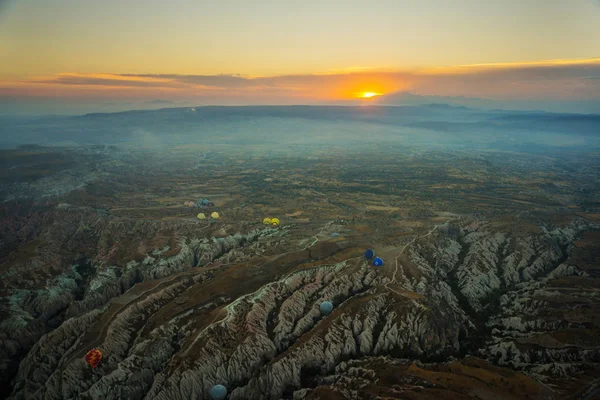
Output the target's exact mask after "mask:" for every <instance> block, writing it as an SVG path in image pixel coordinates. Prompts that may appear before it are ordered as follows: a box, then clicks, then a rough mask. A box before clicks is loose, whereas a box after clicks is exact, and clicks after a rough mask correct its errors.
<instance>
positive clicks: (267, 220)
mask: <svg viewBox="0 0 600 400" xmlns="http://www.w3.org/2000/svg"><path fill="white" fill-rule="evenodd" d="M263 224H265V225H271V218H268V217H267V218H265V219H263Z"/></svg>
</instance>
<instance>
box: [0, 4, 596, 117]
mask: <svg viewBox="0 0 600 400" xmlns="http://www.w3.org/2000/svg"><path fill="white" fill-rule="evenodd" d="M401 91H406V92H411V93H415V94H420V95H430V96H431V95H435V96H465V97H472V98H482V99H493V100H498V101H513V100H514V101H531V102H532V103H535V102H536V101H548V100H552V101H556V102H563V103H565V104H567V103H569V102H587V104H596V103H598V104H600V0H568V1H566V0H565V1H559V0H543V1H542V0H540V1H538V0H503V1H498V2H491V1H481V0H454V1H446V0H415V1H409V0H369V1H362V0H345V1H341V0H338V1H328V0H318V1H317V0H308V1H297V0H294V1H288V0H279V1H266V0H254V1H252V0H223V1H211V2H208V1H200V0H170V1H158V0H143V1H141V0H103V1H91V0H51V1H50V0H12V1H11V0H8V1H6V0H0V108H2V107H6V109H8V108H10V109H11V110H19V109H28V108H33V109H35V108H36V107H38V106H39V104H42V103H44V102H46V103H47V102H51V103H52V104H54V105H55V106H56V105H64V108H65V109H69V107H71V106H72V105H74V104H75V105H76V104H79V105H81V104H88V105H89V106H90V107H94V106H95V105H98V106H100V105H104V106H106V105H107V104H118V103H122V104H124V105H126V104H130V105H135V104H139V103H140V102H147V103H148V104H152V102H155V103H156V104H157V105H158V104H168V103H173V104H188V103H189V104H197V105H202V104H321V103H336V102H338V103H343V102H344V101H348V100H351V99H354V98H358V97H362V96H364V93H366V92H371V93H375V94H390V93H393V92H401ZM377 97H378V96H372V97H371V98H372V99H376V98H377ZM158 100H160V101H158ZM9 106H10V107H9ZM73 110H74V112H76V111H77V110H75V109H73ZM592 110H593V106H592ZM598 110H600V106H599V108H598ZM571 111H572V110H571Z"/></svg>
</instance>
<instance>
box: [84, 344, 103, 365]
mask: <svg viewBox="0 0 600 400" xmlns="http://www.w3.org/2000/svg"><path fill="white" fill-rule="evenodd" d="M100 360H102V352H101V351H100V350H98V349H92V350H90V351H88V352H87V354H86V355H85V361H86V362H87V363H88V364H89V365H90V367H92V368H96V366H97V365H98V364H99V363H100Z"/></svg>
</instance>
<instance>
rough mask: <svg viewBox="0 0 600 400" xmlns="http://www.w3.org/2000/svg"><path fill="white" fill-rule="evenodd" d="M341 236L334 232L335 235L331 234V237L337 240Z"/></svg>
mask: <svg viewBox="0 0 600 400" xmlns="http://www.w3.org/2000/svg"><path fill="white" fill-rule="evenodd" d="M339 236H340V234H339V233H337V232H333V233H332V234H331V237H332V238H336V237H339Z"/></svg>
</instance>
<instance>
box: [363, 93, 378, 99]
mask: <svg viewBox="0 0 600 400" xmlns="http://www.w3.org/2000/svg"><path fill="white" fill-rule="evenodd" d="M375 96H379V93H375V92H364V93H363V95H362V97H364V98H365V99H370V98H371V97H375Z"/></svg>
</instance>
